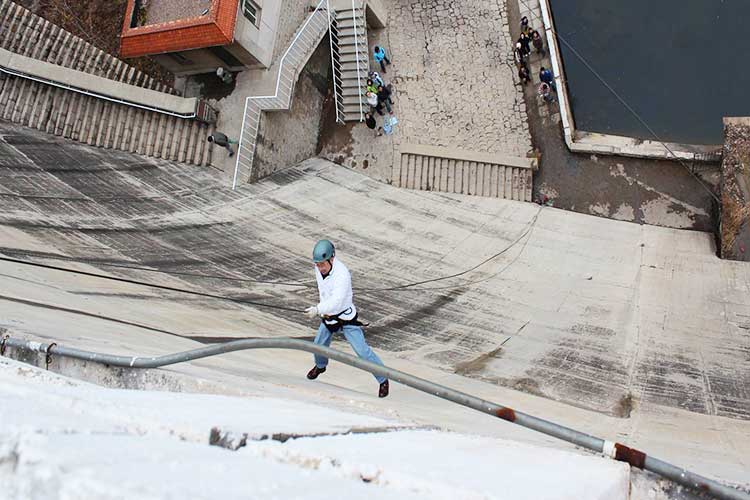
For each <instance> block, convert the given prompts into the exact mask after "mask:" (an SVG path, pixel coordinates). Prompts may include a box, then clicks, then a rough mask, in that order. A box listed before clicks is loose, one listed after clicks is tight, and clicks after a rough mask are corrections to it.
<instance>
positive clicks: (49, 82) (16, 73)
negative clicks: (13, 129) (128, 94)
mask: <svg viewBox="0 0 750 500" xmlns="http://www.w3.org/2000/svg"><path fill="white" fill-rule="evenodd" d="M0 72H3V73H7V74H9V75H11V76H15V77H18V78H25V79H27V80H33V81H35V82H39V83H42V84H44V85H49V86H51V87H57V88H61V89H64V90H69V91H71V92H77V93H79V94H83V95H87V96H90V97H93V98H95V99H103V100H105V101H109V102H114V103H115V104H122V105H123V106H131V107H133V108H139V109H143V110H146V111H153V112H154V113H161V114H163V115H169V116H174V117H176V118H183V119H186V120H188V119H192V118H196V117H197V116H198V115H197V113H196V112H195V111H193V112H192V113H175V112H174V111H169V110H166V109H162V108H157V107H155V106H146V105H144V104H138V103H135V102H131V101H126V100H124V99H115V98H114V97H109V96H107V95H104V94H100V93H98V92H91V91H89V90H85V89H81V88H78V87H74V86H72V85H68V84H64V83H60V82H56V81H54V80H49V79H47V78H39V77H37V76H34V75H30V74H28V73H24V72H23V71H18V70H15V69H11V68H6V67H5V66H2V65H0Z"/></svg>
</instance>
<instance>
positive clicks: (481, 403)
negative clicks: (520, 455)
mask: <svg viewBox="0 0 750 500" xmlns="http://www.w3.org/2000/svg"><path fill="white" fill-rule="evenodd" d="M5 347H6V348H7V347H13V348H16V349H22V350H31V351H35V352H39V353H43V354H44V355H45V356H51V357H52V358H54V357H55V356H64V357H69V358H75V359H81V360H84V361H90V362H94V363H102V364H105V365H110V366H119V367H124V368H158V367H161V366H167V365H172V364H175V363H183V362H185V361H191V360H194V359H200V358H206V357H209V356H216V355H218V354H225V353H228V352H234V351H242V350H245V349H292V350H297V351H306V352H310V353H313V354H318V355H321V356H325V357H327V358H330V359H334V360H336V361H339V362H341V363H345V364H347V365H349V366H353V367H355V368H359V369H361V370H365V371H367V372H370V373H372V374H374V375H381V376H383V377H387V378H388V379H390V380H394V381H396V382H400V383H402V384H404V385H408V386H409V387H412V388H414V389H417V390H419V391H422V392H425V393H427V394H431V395H433V396H436V397H439V398H442V399H445V400H448V401H452V402H454V403H457V404H460V405H462V406H466V407H468V408H472V409H474V410H477V411H480V412H482V413H486V414H487V415H491V416H493V417H497V418H500V419H502V420H505V421H507V422H511V423H514V424H518V425H520V426H522V427H526V428H527V429H532V430H535V431H538V432H541V433H543V434H547V435H548V436H553V437H556V438H558V439H562V440H563V441H567V442H569V443H573V444H575V445H577V446H581V447H583V448H586V449H589V450H593V451H595V452H597V453H603V454H604V455H605V456H608V457H610V458H613V459H614V460H619V461H621V462H626V463H628V464H630V465H631V466H632V467H637V468H639V469H644V470H648V471H651V472H654V473H656V474H659V475H661V476H663V477H666V478H668V479H671V480H672V481H674V482H676V483H679V484H682V485H684V486H687V487H689V488H693V489H695V490H698V491H701V492H704V493H708V494H710V495H712V496H713V497H715V498H719V499H722V500H724V499H726V500H750V494H748V493H745V492H743V491H740V490H737V489H734V488H731V487H729V486H725V485H723V484H721V483H719V482H717V481H714V480H713V479H709V478H707V477H703V476H701V475H699V474H695V473H694V472H691V471H689V470H686V469H683V468H680V467H677V466H675V465H672V464H670V463H667V462H664V461H662V460H659V459H657V458H654V457H651V456H649V455H647V454H645V453H644V452H642V451H640V450H636V449H635V448H629V447H627V446H625V445H623V444H620V443H614V442H612V441H606V440H604V439H600V438H598V437H595V436H591V435H589V434H585V433H583V432H580V431H577V430H575V429H571V428H569V427H565V426H562V425H559V424H556V423H554V422H550V421H548V420H544V419H541V418H538V417H535V416H533V415H528V414H526V413H522V412H520V411H516V410H514V409H512V408H509V407H507V406H502V405H499V404H496V403H492V402H490V401H486V400H484V399H481V398H477V397H474V396H472V395H470V394H466V393H464V392H460V391H456V390H453V389H451V388H449V387H445V386H443V385H439V384H435V383H433V382H430V381H428V380H425V379H423V378H419V377H415V376H413V375H409V374H408V373H405V372H402V371H399V370H394V369H393V368H388V367H386V366H381V365H376V364H374V363H371V362H369V361H365V360H363V359H360V358H358V357H355V356H352V355H350V354H345V353H343V352H339V351H336V350H334V349H331V348H329V347H324V346H320V345H317V344H314V343H312V342H308V341H305V340H298V339H290V338H275V339H241V340H234V341H231V342H225V343H223V344H214V345H210V346H206V347H201V348H199V349H193V350H190V351H184V352H179V353H174V354H167V355H164V356H116V355H111V354H100V353H96V352H90V351H83V350H80V349H74V348H70V347H64V346H60V345H57V344H55V343H50V344H45V343H42V342H31V341H25V340H17V339H14V338H6V339H5ZM48 363H49V360H47V364H48Z"/></svg>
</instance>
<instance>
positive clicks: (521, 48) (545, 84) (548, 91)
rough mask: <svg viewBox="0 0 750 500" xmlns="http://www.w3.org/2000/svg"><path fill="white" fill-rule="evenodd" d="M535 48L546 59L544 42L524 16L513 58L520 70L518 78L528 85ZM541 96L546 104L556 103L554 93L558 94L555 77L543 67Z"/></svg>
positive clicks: (540, 87) (540, 75)
mask: <svg viewBox="0 0 750 500" xmlns="http://www.w3.org/2000/svg"><path fill="white" fill-rule="evenodd" d="M532 46H533V47H534V49H535V50H536V53H537V54H539V55H540V56H541V57H544V55H545V54H546V51H545V50H544V40H543V39H542V36H541V35H540V34H539V32H538V31H537V30H535V29H533V28H532V27H531V25H530V24H529V18H528V17H526V16H523V17H522V18H521V36H519V37H518V40H517V41H516V46H515V48H514V49H513V58H514V59H515V61H516V67H517V68H518V78H519V79H520V80H521V82H522V83H524V84H527V83H529V82H531V71H530V70H529V64H528V61H529V58H530V57H531V47H532ZM539 82H540V83H539V88H538V93H539V96H540V97H542V99H544V100H545V101H546V102H554V101H555V100H556V99H555V96H554V94H553V92H555V93H556V92H557V88H556V87H555V77H554V75H553V74H552V71H550V70H549V69H547V68H545V67H544V66H542V67H541V69H540V70H539Z"/></svg>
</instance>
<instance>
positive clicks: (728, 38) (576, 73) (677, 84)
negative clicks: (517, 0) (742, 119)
mask: <svg viewBox="0 0 750 500" xmlns="http://www.w3.org/2000/svg"><path fill="white" fill-rule="evenodd" d="M551 4H552V10H553V13H554V14H553V15H554V21H555V27H556V29H557V31H558V33H559V34H560V36H561V38H562V39H564V40H565V41H567V42H568V44H570V45H571V46H572V47H573V48H574V49H575V51H576V52H578V53H579V54H580V55H581V56H583V58H584V59H586V61H587V62H588V63H589V64H590V65H591V66H592V67H593V68H594V69H595V70H596V71H597V72H598V73H599V74H600V75H601V77H602V78H603V79H604V80H605V81H606V82H607V83H608V84H609V85H610V86H611V87H612V88H613V89H615V91H616V92H617V93H618V94H619V95H620V96H621V97H622V98H623V99H624V100H625V101H626V102H627V103H628V104H629V105H630V106H631V107H632V108H633V109H634V110H635V111H636V112H637V113H638V114H639V115H640V116H641V118H642V119H643V120H644V121H645V122H646V123H647V124H648V125H649V126H650V127H651V128H652V129H653V130H654V131H655V132H656V133H657V134H658V135H659V137H660V138H661V139H662V140H665V141H669V142H679V143H686V144H722V143H723V142H724V141H723V133H722V130H723V125H722V121H721V119H722V117H724V116H750V97H749V96H750V88H749V87H750V60H748V59H747V58H746V55H747V54H750V1H749V0H691V1H685V0H629V1H623V0H551ZM559 45H560V48H561V51H562V56H563V63H564V65H565V72H566V76H567V78H568V89H569V92H570V96H571V106H572V107H573V116H574V118H575V122H576V128H577V129H580V130H585V131H589V132H601V133H607V134H616V135H625V136H630V137H640V138H644V139H652V138H653V136H652V135H651V134H650V132H649V131H648V129H647V128H646V127H645V126H644V125H643V124H641V123H640V122H639V121H638V120H637V119H636V118H635V117H633V115H632V114H631V113H630V112H629V111H628V110H627V109H626V108H625V107H624V106H623V105H622V104H621V103H620V102H619V101H618V100H617V98H616V97H615V96H614V95H613V94H612V93H611V92H610V91H609V90H607V88H606V87H605V86H604V85H603V84H602V83H601V82H600V81H599V80H598V79H597V78H596V77H595V76H594V75H593V74H592V72H591V71H590V70H589V69H588V68H586V66H585V65H584V64H583V63H582V62H581V60H580V59H579V58H578V57H577V56H576V55H575V54H574V52H573V51H572V50H571V48H570V47H568V46H567V45H566V43H565V42H563V41H562V40H560V41H559Z"/></svg>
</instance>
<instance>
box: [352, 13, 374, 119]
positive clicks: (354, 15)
mask: <svg viewBox="0 0 750 500" xmlns="http://www.w3.org/2000/svg"><path fill="white" fill-rule="evenodd" d="M356 2H357V0H352V22H353V23H354V58H355V60H356V61H357V102H358V103H359V121H362V120H364V119H365V116H364V111H363V110H362V76H361V75H362V70H361V68H360V61H359V60H360V57H361V56H362V55H361V54H360V53H359V52H360V47H359V36H358V35H357V32H358V31H359V26H360V24H359V21H360V19H359V18H358V16H357V6H356ZM361 3H362V8H363V9H364V2H361ZM363 21H364V20H363ZM362 26H364V24H362ZM365 55H366V56H367V57H368V58H369V57H370V54H369V53H367V54H365ZM366 60H367V59H366Z"/></svg>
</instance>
